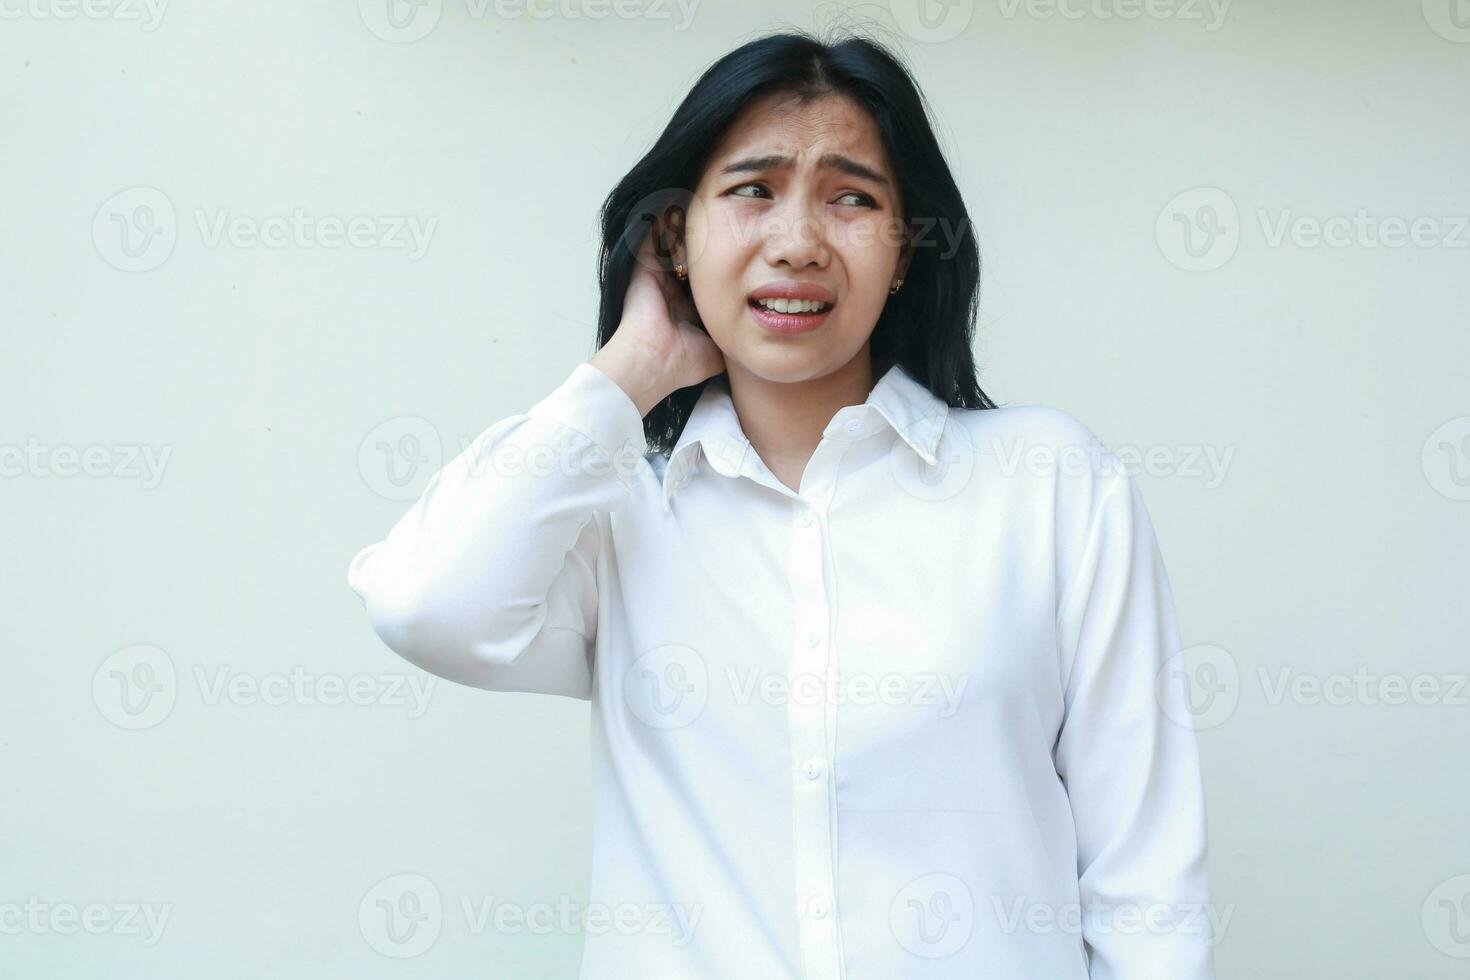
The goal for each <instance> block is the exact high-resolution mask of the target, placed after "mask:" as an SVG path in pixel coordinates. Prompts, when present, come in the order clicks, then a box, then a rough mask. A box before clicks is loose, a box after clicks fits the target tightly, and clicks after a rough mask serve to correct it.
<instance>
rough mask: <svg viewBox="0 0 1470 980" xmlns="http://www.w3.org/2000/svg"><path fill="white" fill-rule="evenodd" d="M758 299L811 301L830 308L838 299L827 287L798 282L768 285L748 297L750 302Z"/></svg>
mask: <svg viewBox="0 0 1470 980" xmlns="http://www.w3.org/2000/svg"><path fill="white" fill-rule="evenodd" d="M758 299H810V300H816V301H817V302H819V303H826V304H827V305H829V306H831V305H832V304H834V303H836V302H837V297H836V296H835V295H834V294H833V293H832V290H830V289H828V288H827V287H826V286H822V285H819V284H818V283H814V282H799V281H797V280H785V281H783V282H771V283H767V284H766V285H764V286H761V287H760V288H759V289H754V290H752V291H751V293H750V295H749V296H747V297H746V300H747V301H748V302H754V301H755V300H758Z"/></svg>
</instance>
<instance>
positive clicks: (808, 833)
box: [787, 444, 844, 980]
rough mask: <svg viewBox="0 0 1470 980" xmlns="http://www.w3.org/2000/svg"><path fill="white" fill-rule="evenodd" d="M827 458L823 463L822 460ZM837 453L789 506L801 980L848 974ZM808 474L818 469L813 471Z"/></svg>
mask: <svg viewBox="0 0 1470 980" xmlns="http://www.w3.org/2000/svg"><path fill="white" fill-rule="evenodd" d="M824 453H825V455H824ZM837 456H840V452H839V451H838V450H837V449H836V448H835V445H828V444H824V445H823V446H819V447H818V452H817V453H816V454H815V455H814V456H813V458H812V460H811V462H809V463H808V467H809V471H810V472H811V474H812V477H813V478H812V479H811V481H810V485H809V487H808V493H807V495H806V496H805V497H803V496H801V495H797V496H796V497H794V498H793V500H792V506H793V508H794V512H793V514H792V525H791V539H790V551H789V556H788V559H789V569H790V578H791V588H792V596H793V599H794V605H793V609H794V620H793V629H794V635H793V637H792V640H793V643H792V655H791V676H790V678H789V679H790V681H791V685H790V688H789V691H790V696H789V699H788V702H787V721H788V726H789V731H790V735H791V752H792V759H793V770H792V775H793V780H794V782H795V783H796V785H795V787H794V789H795V792H794V793H793V794H792V796H793V813H792V820H793V832H794V845H795V882H794V883H795V885H796V899H797V901H798V903H799V905H798V909H797V913H798V922H799V928H800V932H801V939H802V950H803V964H804V967H805V969H804V971H803V973H802V976H803V980H840V978H841V977H842V976H843V974H844V971H843V969H842V963H841V944H840V938H839V933H838V928H837V916H836V915H835V914H834V907H833V893H832V888H833V874H832V872H833V857H832V848H833V837H832V807H831V793H830V781H829V780H828V779H826V778H824V777H825V776H826V774H827V772H828V771H829V766H828V760H827V745H828V740H827V731H828V726H829V722H830V717H829V714H830V712H831V711H832V710H833V709H832V706H831V705H830V704H829V703H828V702H829V700H830V699H829V697H828V683H827V681H828V671H829V668H830V666H831V652H830V649H829V639H830V637H829V631H830V627H829V615H830V602H829V597H828V594H827V588H826V572H825V547H824V542H823V531H822V523H823V522H822V516H823V514H824V513H825V509H826V507H827V504H828V503H829V501H830V499H831V496H832V490H833V488H832V484H831V480H832V474H833V473H834V472H835V458H836V457H837ZM811 467H817V469H815V470H811V469H810V468H811Z"/></svg>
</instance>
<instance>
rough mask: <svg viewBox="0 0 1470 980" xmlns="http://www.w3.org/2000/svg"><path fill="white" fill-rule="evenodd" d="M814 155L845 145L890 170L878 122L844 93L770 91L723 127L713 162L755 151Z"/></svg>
mask: <svg viewBox="0 0 1470 980" xmlns="http://www.w3.org/2000/svg"><path fill="white" fill-rule="evenodd" d="M756 150H759V151H762V152H768V153H769V152H778V153H782V154H787V155H791V156H795V157H797V158H798V160H802V159H804V158H805V157H808V156H810V157H812V158H813V159H815V158H816V157H818V156H820V155H821V154H822V153H823V152H828V151H832V150H843V151H845V152H846V153H848V154H849V155H850V156H854V157H856V158H858V159H860V160H863V161H864V162H866V163H870V164H873V165H874V166H876V167H877V168H879V169H880V170H882V171H883V172H884V173H887V174H889V175H890V176H891V173H890V171H889V169H888V161H887V157H886V154H884V152H883V141H882V139H881V138H880V137H879V135H878V127H877V126H876V125H874V123H873V119H872V117H871V116H869V115H868V112H867V110H866V109H864V108H863V107H862V106H861V105H859V104H858V103H856V102H854V101H853V100H851V99H849V98H847V97H845V96H841V95H824V96H821V97H819V98H817V99H814V100H812V101H810V102H805V103H799V102H797V101H796V99H795V98H794V97H792V96H790V95H773V96H766V97H765V98H763V99H760V100H759V101H757V102H754V103H752V104H751V105H750V106H748V107H747V108H746V109H745V111H743V112H742V113H741V114H740V115H739V116H738V117H737V118H736V120H735V122H734V123H733V124H732V125H731V126H730V128H729V130H728V131H727V132H726V133H725V137H724V139H722V140H721V141H720V144H719V146H717V147H716V149H715V152H714V153H713V154H712V155H711V159H710V164H711V166H717V165H718V164H720V163H721V162H723V161H724V160H726V159H729V158H732V157H735V156H743V155H745V154H747V153H750V152H752V151H756Z"/></svg>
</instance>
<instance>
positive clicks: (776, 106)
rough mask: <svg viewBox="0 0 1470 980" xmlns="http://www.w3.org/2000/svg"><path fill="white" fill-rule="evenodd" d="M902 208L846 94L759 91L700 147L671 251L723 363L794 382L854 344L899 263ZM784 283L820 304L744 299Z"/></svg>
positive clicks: (849, 353)
mask: <svg viewBox="0 0 1470 980" xmlns="http://www.w3.org/2000/svg"><path fill="white" fill-rule="evenodd" d="M902 207H903V202H902V201H901V199H900V197H899V193H898V180H897V178H896V176H895V174H894V172H893V170H892V168H891V166H890V165H889V161H888V158H887V155H886V154H885V153H884V151H883V145H882V141H881V140H880V138H879V135H878V130H877V128H876V127H875V126H874V125H873V121H872V119H871V118H870V117H869V116H868V114H867V113H866V112H865V111H864V110H863V109H862V108H861V107H860V106H858V105H857V104H856V103H854V102H852V101H850V100H848V99H846V98H843V97H841V96H827V97H823V98H822V99H820V100H818V101H814V102H811V103H809V104H807V105H805V106H799V105H797V104H796V103H795V102H794V101H791V100H789V99H785V98H782V97H768V98H767V99H765V100H763V101H761V102H758V103H755V104H753V105H752V106H751V107H750V108H749V109H747V110H746V111H745V113H744V114H743V115H742V116H741V117H740V118H739V119H738V120H737V121H736V123H735V125H733V126H732V127H731V128H730V130H729V131H728V132H727V134H726V137H725V139H724V141H723V143H722V144H721V145H720V146H719V147H717V148H716V149H715V151H714V153H713V154H712V155H711V157H710V162H709V165H708V166H707V167H706V169H705V172H704V175H703V177H702V178H701V180H700V183H699V186H698V187H697V188H696V189H695V191H694V198H693V200H692V201H691V202H690V206H689V209H688V212H687V219H686V225H687V227H686V228H685V235H684V241H683V246H684V248H683V254H682V255H679V254H678V253H677V251H676V257H678V258H679V259H680V260H682V261H685V262H686V263H687V265H688V269H689V273H688V274H689V285H690V288H691V290H692V292H693V296H694V303H695V307H696V308H697V309H698V311H699V316H700V320H701V321H702V322H703V324H704V327H705V329H706V330H708V331H709V335H710V337H711V338H712V339H713V340H714V342H715V344H716V346H718V347H719V348H720V351H721V352H722V353H723V354H724V357H725V362H726V368H727V370H730V371H732V372H735V371H745V372H748V373H750V374H754V375H756V376H759V377H761V378H764V379H765V380H767V381H773V382H797V381H805V380H808V379H811V378H816V377H820V376H823V375H826V374H829V373H831V372H833V371H836V370H837V369H838V368H840V367H842V366H843V365H845V364H848V363H849V362H851V361H852V360H853V359H854V358H855V357H857V356H858V355H859V354H865V353H866V352H867V350H868V346H867V345H868V338H869V337H870V336H871V335H872V332H873V327H874V326H875V325H876V323H877V321H878V315H879V313H881V312H882V310H883V304H884V303H885V302H887V300H888V295H889V288H890V287H891V286H892V285H893V282H894V280H895V279H898V278H901V277H902V276H903V274H904V270H905V269H906V268H907V266H908V261H909V257H910V250H909V249H908V248H906V247H905V244H904V238H903V228H904V222H903V220H902V214H903V212H902ZM792 284H801V285H804V286H807V287H814V288H815V290H816V292H817V293H818V294H820V295H821V296H822V297H823V298H825V299H826V300H827V301H828V302H829V303H830V308H829V309H828V310H827V311H826V312H825V313H820V312H819V313H818V314H817V315H816V316H807V317H805V318H803V317H801V316H800V315H797V316H792V315H791V314H790V313H788V314H786V315H785V316H783V315H781V314H780V313H779V312H775V313H761V312H758V311H757V310H756V309H753V308H752V301H753V296H757V295H759V294H760V293H761V292H763V291H770V290H771V287H780V286H783V285H792ZM782 326H785V327H787V328H788V329H787V330H782V329H780V328H781V327H782ZM793 327H794V328H796V329H794V330H793V329H790V328H793Z"/></svg>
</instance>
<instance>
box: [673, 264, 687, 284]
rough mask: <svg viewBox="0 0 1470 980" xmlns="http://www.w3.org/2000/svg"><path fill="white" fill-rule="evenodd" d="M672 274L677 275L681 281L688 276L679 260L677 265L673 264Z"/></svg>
mask: <svg viewBox="0 0 1470 980" xmlns="http://www.w3.org/2000/svg"><path fill="white" fill-rule="evenodd" d="M674 275H676V276H678V277H679V279H680V280H681V281H682V280H684V279H687V278H689V277H688V276H687V275H686V274H685V271H684V263H683V262H680V263H679V264H678V265H676V266H674Z"/></svg>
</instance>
